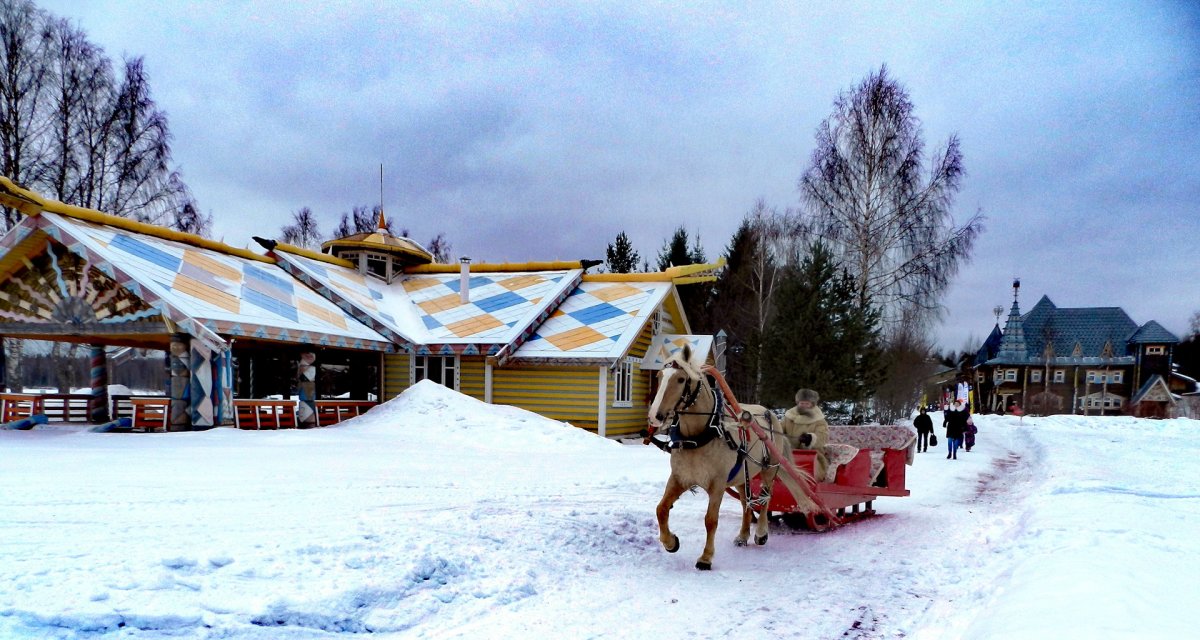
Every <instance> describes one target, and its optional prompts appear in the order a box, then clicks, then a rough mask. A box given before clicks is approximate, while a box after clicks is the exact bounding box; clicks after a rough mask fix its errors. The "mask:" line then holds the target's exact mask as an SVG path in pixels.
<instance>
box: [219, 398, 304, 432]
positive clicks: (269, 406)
mask: <svg viewBox="0 0 1200 640" xmlns="http://www.w3.org/2000/svg"><path fill="white" fill-rule="evenodd" d="M233 423H234V425H235V426H237V428H238V429H295V428H296V402H295V401H294V400H250V399H246V400H234V401H233Z"/></svg>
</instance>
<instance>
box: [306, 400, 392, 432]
mask: <svg viewBox="0 0 1200 640" xmlns="http://www.w3.org/2000/svg"><path fill="white" fill-rule="evenodd" d="M377 404H379V403H378V402H371V401H370V400H317V426H319V427H326V426H329V425H331V424H337V423H339V422H341V421H343V420H349V419H350V418H353V417H355V416H361V415H362V414H364V413H366V412H367V411H370V410H371V407H374V406H375V405H377Z"/></svg>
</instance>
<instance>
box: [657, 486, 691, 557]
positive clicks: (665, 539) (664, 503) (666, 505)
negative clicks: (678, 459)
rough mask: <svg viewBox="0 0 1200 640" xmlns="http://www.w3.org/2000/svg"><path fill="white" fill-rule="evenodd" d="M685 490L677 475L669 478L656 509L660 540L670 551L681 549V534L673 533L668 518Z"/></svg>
mask: <svg viewBox="0 0 1200 640" xmlns="http://www.w3.org/2000/svg"><path fill="white" fill-rule="evenodd" d="M685 490H686V489H685V488H684V486H683V485H682V484H680V483H679V481H678V480H676V479H675V476H673V475H672V476H671V477H670V478H667V486H666V488H665V489H663V497H662V500H659V501H658V508H657V509H655V510H654V513H655V515H657V516H658V541H659V542H661V543H662V546H663V548H664V549H666V550H667V551H669V552H670V553H675V552H676V551H679V536H677V535H675V534H673V533H671V527H670V525H669V524H668V520H670V518H671V507H673V506H674V505H675V501H676V500H678V499H679V496H681V495H683V492H684V491H685Z"/></svg>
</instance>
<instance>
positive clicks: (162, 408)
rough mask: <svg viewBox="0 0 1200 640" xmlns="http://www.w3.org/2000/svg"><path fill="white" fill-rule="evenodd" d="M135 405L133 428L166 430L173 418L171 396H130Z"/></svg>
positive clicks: (148, 430) (130, 401) (133, 405)
mask: <svg viewBox="0 0 1200 640" xmlns="http://www.w3.org/2000/svg"><path fill="white" fill-rule="evenodd" d="M129 404H130V406H132V407H133V415H132V416H131V417H132V418H133V422H132V424H131V425H130V428H132V429H135V430H136V429H144V430H145V431H146V432H151V431H166V430H167V427H168V424H169V420H170V419H171V399H170V398H130V399H129Z"/></svg>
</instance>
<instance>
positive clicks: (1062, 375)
mask: <svg viewBox="0 0 1200 640" xmlns="http://www.w3.org/2000/svg"><path fill="white" fill-rule="evenodd" d="M1054 381H1055V382H1060V383H1061V382H1066V381H1067V371H1066V369H1055V370H1054Z"/></svg>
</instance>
